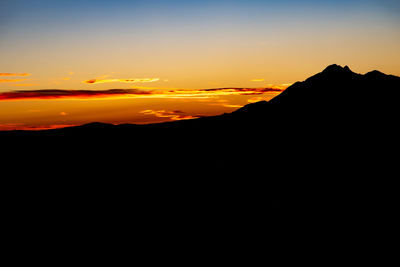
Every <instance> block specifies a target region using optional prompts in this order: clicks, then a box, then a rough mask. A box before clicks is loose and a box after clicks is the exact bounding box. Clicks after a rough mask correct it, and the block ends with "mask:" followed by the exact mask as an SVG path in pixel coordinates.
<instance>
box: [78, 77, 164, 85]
mask: <svg viewBox="0 0 400 267" xmlns="http://www.w3.org/2000/svg"><path fill="white" fill-rule="evenodd" d="M159 80H160V79H159V78H140V79H91V80H87V81H83V82H84V83H88V84H96V83H117V82H118V83H151V82H157V81H159Z"/></svg>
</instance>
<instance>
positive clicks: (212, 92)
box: [0, 88, 283, 101]
mask: <svg viewBox="0 0 400 267" xmlns="http://www.w3.org/2000/svg"><path fill="white" fill-rule="evenodd" d="M282 91H283V89H278V88H214V89H169V90H165V89H163V90H157V89H153V90H144V89H138V88H132V89H109V90H59V89H50V90H16V91H10V92H3V93H0V101H1V100H19V99H56V98H99V97H102V98H103V97H142V98H175V99H178V98H200V99H206V98H215V97H220V96H229V95H250V96H251V95H255V96H259V95H263V94H266V93H272V94H278V93H280V92H282Z"/></svg>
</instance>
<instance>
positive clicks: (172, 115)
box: [140, 109, 199, 121]
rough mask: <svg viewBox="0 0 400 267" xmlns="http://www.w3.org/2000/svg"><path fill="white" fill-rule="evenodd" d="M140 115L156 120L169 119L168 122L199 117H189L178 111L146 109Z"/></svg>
mask: <svg viewBox="0 0 400 267" xmlns="http://www.w3.org/2000/svg"><path fill="white" fill-rule="evenodd" d="M140 113H142V114H145V115H153V116H156V117H158V118H169V119H170V120H173V121H178V120H188V119H196V118H199V117H195V116H191V115H184V113H185V112H183V111H180V110H175V111H165V110H152V109H147V110H142V111H140Z"/></svg>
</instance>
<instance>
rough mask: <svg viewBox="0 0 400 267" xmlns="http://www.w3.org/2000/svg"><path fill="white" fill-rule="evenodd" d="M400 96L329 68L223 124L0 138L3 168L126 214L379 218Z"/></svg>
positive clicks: (382, 82)
mask: <svg viewBox="0 0 400 267" xmlns="http://www.w3.org/2000/svg"><path fill="white" fill-rule="evenodd" d="M399 90H400V78H399V77H396V76H390V75H385V74H383V73H381V72H378V71H372V72H370V73H367V74H365V75H361V74H356V73H354V72H352V71H351V70H350V69H349V68H348V67H347V66H346V67H341V66H338V65H331V66H329V67H327V68H326V69H325V70H324V71H323V72H321V73H319V74H316V75H314V76H312V77H310V78H308V79H307V80H305V81H303V82H297V83H295V84H293V85H292V86H290V87H289V88H288V89H286V90H285V91H284V92H282V93H281V94H280V95H278V96H277V97H275V98H274V99H272V100H271V101H269V102H265V101H262V102H258V103H254V104H249V105H247V106H245V107H243V108H240V109H239V110H237V111H235V112H233V113H231V114H224V115H220V116H215V117H208V118H200V119H193V120H186V121H177V122H168V123H160V124H151V125H129V124H126V125H109V124H101V123H93V124H89V125H83V126H78V127H70V128H65V129H57V130H46V131H36V132H28V131H14V132H1V133H0V138H2V140H6V142H7V145H11V147H13V148H15V149H14V150H13V151H11V152H10V153H9V155H10V156H9V157H8V159H11V160H12V162H13V163H15V165H16V166H17V167H16V169H14V170H15V173H19V172H21V173H24V174H29V173H41V174H43V175H44V176H46V177H47V176H48V175H50V176H52V183H55V186H56V187H57V188H58V190H59V191H60V190H61V191H62V190H63V189H64V188H69V190H72V191H77V192H78V193H76V195H79V197H80V198H85V197H88V198H96V199H97V200H98V201H110V198H111V199H112V201H113V202H115V203H119V204H121V203H124V204H123V205H122V206H125V205H126V203H132V201H134V199H135V198H136V197H139V196H140V197H139V198H141V197H143V196H144V195H147V196H155V195H156V196H157V197H162V199H163V201H161V200H160V201H158V200H155V199H157V198H154V197H152V198H150V199H148V200H149V201H150V202H151V201H155V203H153V204H154V205H156V206H157V207H158V208H160V209H162V207H163V205H166V204H165V203H169V204H168V205H175V206H178V207H179V206H182V205H183V206H185V205H189V204H188V203H191V204H190V206H191V207H192V208H193V209H200V208H201V207H202V206H203V205H206V206H207V204H209V206H207V207H208V209H210V212H217V213H218V212H222V213H224V212H227V213H229V212H233V211H234V210H236V209H239V210H240V211H241V212H246V213H247V215H248V216H255V217H257V216H260V210H261V211H263V210H265V209H268V207H269V204H268V203H270V201H271V199H273V200H274V201H275V202H274V203H275V204H274V205H275V206H282V207H285V208H288V209H291V208H293V209H295V210H304V209H317V208H318V209H320V210H323V209H328V208H329V209H343V208H346V209H348V210H353V208H354V209H355V208H356V207H358V208H360V207H362V208H367V207H369V208H370V207H371V206H374V207H377V208H379V207H380V206H379V205H386V204H387V203H393V202H391V201H393V199H392V198H393V197H395V195H393V194H391V193H392V192H390V190H391V188H390V184H391V182H393V181H392V180H390V179H392V178H391V177H392V176H391V174H390V172H391V171H392V170H393V167H394V164H395V157H393V156H392V155H395V154H392V152H396V151H393V150H396V149H397V139H398V137H397V136H398V135H397V134H396V133H397V127H396V126H397V121H398V119H397V117H398V115H397V114H398V109H399V105H398V95H399ZM25 172H26V173H25ZM61 174H63V175H67V176H68V179H65V178H62V177H61V176H60V175H61ZM383 181H384V182H383ZM42 182H43V186H44V187H47V186H48V180H46V179H42V180H35V186H37V185H38V184H36V183H39V184H41V183H42ZM61 184H62V185H63V186H61ZM88 188H91V190H88ZM80 190H82V192H80ZM59 191H57V190H56V191H55V192H59ZM105 196H107V197H105ZM171 203H173V204H171ZM276 203H278V204H276ZM185 207H186V206H185ZM186 208H187V207H186Z"/></svg>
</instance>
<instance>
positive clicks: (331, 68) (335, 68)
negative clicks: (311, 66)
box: [323, 64, 352, 73]
mask: <svg viewBox="0 0 400 267" xmlns="http://www.w3.org/2000/svg"><path fill="white" fill-rule="evenodd" d="M338 71H341V72H352V71H351V69H350V68H349V66H347V65H346V66H344V67H342V66H340V65H337V64H332V65H329V66H328V67H326V68H325V69H324V71H323V73H327V72H329V73H330V72H338Z"/></svg>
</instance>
